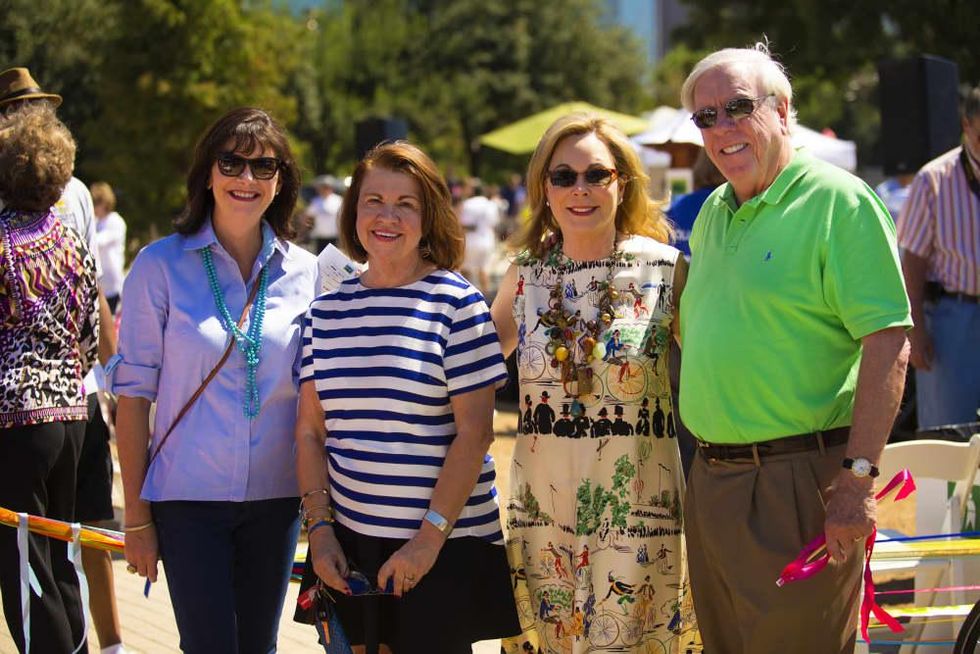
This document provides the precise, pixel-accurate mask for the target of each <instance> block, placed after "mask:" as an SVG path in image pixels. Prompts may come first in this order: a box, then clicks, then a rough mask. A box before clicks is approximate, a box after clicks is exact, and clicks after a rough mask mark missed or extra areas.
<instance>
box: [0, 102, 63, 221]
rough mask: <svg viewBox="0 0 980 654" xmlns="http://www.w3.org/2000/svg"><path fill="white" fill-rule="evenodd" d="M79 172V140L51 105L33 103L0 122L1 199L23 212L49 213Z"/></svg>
mask: <svg viewBox="0 0 980 654" xmlns="http://www.w3.org/2000/svg"><path fill="white" fill-rule="evenodd" d="M74 168H75V139H74V138H72V135H71V132H69V131H68V128H67V127H65V125H64V123H62V122H61V121H60V120H58V117H57V116H56V115H55V112H54V108H53V107H52V106H51V105H50V103H47V102H35V103H29V104H27V105H25V106H23V107H21V108H19V109H18V110H17V111H15V112H12V113H11V114H9V115H8V117H7V118H5V119H4V120H3V121H2V122H0V197H2V198H3V200H4V202H5V203H6V204H7V205H8V206H10V207H12V208H14V209H19V210H22V211H45V210H47V209H49V208H50V207H52V206H53V205H54V204H55V203H56V202H57V201H58V199H59V198H60V197H61V194H62V192H63V191H64V189H65V186H66V185H67V184H68V182H69V181H70V180H71V175H72V171H73V170H74Z"/></svg>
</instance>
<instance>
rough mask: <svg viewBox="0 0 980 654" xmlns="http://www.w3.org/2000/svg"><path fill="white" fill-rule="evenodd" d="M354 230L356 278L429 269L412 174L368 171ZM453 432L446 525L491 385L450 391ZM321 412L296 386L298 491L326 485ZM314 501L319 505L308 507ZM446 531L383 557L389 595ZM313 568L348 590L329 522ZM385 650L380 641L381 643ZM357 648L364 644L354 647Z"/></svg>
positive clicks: (486, 415)
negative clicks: (362, 268)
mask: <svg viewBox="0 0 980 654" xmlns="http://www.w3.org/2000/svg"><path fill="white" fill-rule="evenodd" d="M357 206H358V216H357V235H358V240H359V241H360V242H361V243H362V244H363V245H364V248H365V250H366V251H367V255H368V256H367V260H368V270H367V271H366V272H365V273H364V274H363V275H362V276H361V283H362V284H364V285H365V286H368V287H370V288H389V287H395V286H403V285H406V284H409V283H412V282H415V281H417V280H419V279H421V278H422V277H424V276H425V275H427V274H429V273H430V272H432V270H434V266H433V265H432V264H431V263H429V262H427V261H425V260H424V259H422V258H421V257H420V256H419V253H418V252H419V251H418V244H419V242H420V240H421V237H422V228H421V200H420V194H419V191H418V186H417V184H416V182H415V180H414V178H412V177H411V176H409V175H407V174H404V173H398V172H394V171H389V170H385V169H382V168H376V169H373V170H371V171H369V172H368V173H367V174H366V175H365V178H364V181H363V183H362V186H361V193H360V197H359V198H358V205H357ZM450 405H451V407H452V411H453V419H454V422H455V425H456V437H455V438H454V439H453V442H452V445H450V446H449V449H448V451H447V453H446V460H445V462H444V463H443V467H442V470H441V471H440V473H439V477H438V479H437V480H436V485H435V487H434V489H433V491H432V498H431V500H430V502H429V506H430V507H431V508H432V509H433V510H434V511H436V512H438V513H439V514H440V515H442V516H443V517H445V518H446V519H447V520H448V521H449V523H450V524H453V523H454V522H455V521H456V518H457V517H459V514H460V512H461V511H462V510H463V507H464V506H465V505H466V501H467V499H469V496H470V493H471V492H472V491H473V488H474V487H475V486H476V480H477V478H478V477H479V476H480V471H481V470H482V468H483V459H484V456H486V453H487V452H488V451H489V449H490V445H491V444H492V443H493V406H494V388H493V386H492V385H490V386H484V387H483V388H480V389H477V390H474V391H470V392H468V393H461V394H458V395H453V396H452V397H451V398H450ZM325 420H326V415H325V414H324V410H323V406H322V405H321V404H320V400H319V398H318V397H317V392H316V386H315V383H314V382H312V381H307V382H304V383H303V384H302V385H301V386H300V394H299V412H298V416H297V420H296V476H297V479H298V480H299V489H300V493H301V494H304V495H305V494H307V493H310V491H317V490H319V489H329V487H330V486H329V479H328V473H327V460H326V453H325V450H324V443H325V441H326V438H327V430H326V423H325ZM328 503H329V496H326V495H324V494H322V493H316V492H314V493H313V494H312V495H310V498H309V500H308V501H307V502H306V504H307V506H306V508H307V510H308V511H310V512H311V514H312V515H316V516H319V515H322V513H323V509H322V507H323V506H325V505H326V504H328ZM313 507H318V509H314V508H313ZM445 541H446V535H445V534H443V533H442V532H441V531H439V530H438V529H437V528H436V527H434V526H433V525H432V524H430V523H429V522H427V521H424V520H423V521H422V526H421V528H420V529H419V531H418V532H417V533H416V534H415V536H414V537H412V538H411V539H410V540H409V541H408V542H406V543H405V544H404V545H403V546H402V547H401V548H400V549H398V551H396V552H395V553H394V554H392V555H391V557H390V558H389V559H388V560H387V561H385V562H384V564H383V565H382V566H381V568H380V569H379V571H378V578H377V584H378V586H379V587H381V588H384V587H386V586H387V584H388V582H389V580H390V581H391V582H392V586H393V588H394V592H395V595H396V596H397V597H402V596H403V595H404V594H405V593H407V592H409V591H411V590H412V588H413V587H414V586H415V585H417V584H418V583H419V581H420V580H421V579H422V578H423V577H424V576H425V575H426V574H427V573H428V572H429V570H431V569H432V566H433V565H434V564H435V562H436V559H437V558H438V556H439V552H440V551H441V549H442V546H443V544H444V543H445ZM310 553H311V556H312V558H313V569H314V571H315V572H316V574H317V576H318V577H319V578H320V579H322V580H323V582H324V583H325V584H327V585H328V586H330V587H331V588H334V589H336V590H338V591H340V592H342V593H345V594H349V592H350V589H349V587H348V585H347V582H346V581H345V577H346V576H347V573H348V565H347V557H346V556H345V554H344V552H343V550H342V548H341V546H340V543H339V542H338V541H337V538H336V535H335V534H334V531H333V527H332V526H326V527H321V528H318V529H316V530H315V531H314V532H313V534H312V535H310ZM385 650H386V648H385ZM355 651H363V648H361V647H356V648H355Z"/></svg>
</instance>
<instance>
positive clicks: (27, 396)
mask: <svg viewBox="0 0 980 654" xmlns="http://www.w3.org/2000/svg"><path fill="white" fill-rule="evenodd" d="M74 161H75V141H74V139H72V136H71V134H70V133H69V131H68V129H67V128H66V127H65V126H64V125H63V124H62V123H61V121H59V120H58V119H57V117H56V116H55V114H54V110H53V109H52V108H51V107H49V106H47V105H46V104H40V105H36V106H31V107H24V108H22V109H20V110H19V111H17V112H15V113H12V114H11V115H10V116H9V117H7V118H5V119H4V120H3V121H2V122H0V199H2V200H3V204H4V208H3V210H2V211H0V506H3V507H5V508H7V509H10V510H12V511H17V512H25V513H30V514H33V515H41V516H46V517H49V518H54V519H57V520H68V521H71V520H72V519H73V514H74V511H75V479H76V470H77V466H78V457H79V453H80V451H81V446H82V440H83V438H84V435H85V421H86V419H87V418H88V405H87V403H86V397H85V395H84V394H83V392H82V377H83V376H84V374H85V373H86V372H87V371H88V370H89V369H90V368H91V367H92V365H93V364H94V363H95V360H96V347H97V334H98V312H97V311H96V300H97V297H98V295H97V290H96V279H95V260H94V259H93V257H92V254H91V253H90V252H89V251H88V248H87V246H86V245H85V243H84V242H83V241H82V240H81V238H80V237H79V236H78V234H77V233H76V232H75V231H74V230H73V229H70V228H68V227H66V226H65V225H63V224H62V222H61V220H60V219H58V218H57V216H55V214H54V213H53V211H52V207H53V206H54V204H55V203H56V202H57V201H58V198H59V197H61V193H62V190H63V189H64V187H65V185H66V184H67V183H68V180H70V179H71V174H72V169H73V168H74ZM28 550H29V560H30V567H31V569H32V570H33V571H34V575H35V577H36V579H37V583H38V584H39V586H40V591H41V592H40V594H39V595H38V594H35V593H34V592H31V593H30V594H31V597H30V611H29V614H28V615H29V618H30V620H29V622H28V623H27V624H30V629H29V631H25V621H22V608H21V602H22V600H23V599H24V598H22V597H21V586H20V582H21V570H20V566H19V560H20V556H19V553H18V547H17V534H16V532H14V531H13V530H11V529H2V530H0V589H2V593H3V612H4V616H5V617H6V619H7V626H8V627H9V628H10V634H11V636H12V637H13V639H14V642H15V643H16V644H17V648H18V649H19V650H20V651H22V652H23V651H26V650H27V649H29V648H31V649H33V651H38V652H71V651H74V650H75V648H76V647H79V646H81V647H82V649H83V650H84V643H82V641H83V640H84V638H85V614H84V610H83V607H82V603H81V599H80V595H79V588H78V579H77V577H76V574H75V569H74V567H73V566H72V563H71V561H69V560H68V558H67V553H68V550H67V547H66V543H64V542H63V541H59V540H54V539H49V538H47V537H45V536H39V535H31V536H29V538H28ZM29 592H30V591H29ZM80 644H81V645H80Z"/></svg>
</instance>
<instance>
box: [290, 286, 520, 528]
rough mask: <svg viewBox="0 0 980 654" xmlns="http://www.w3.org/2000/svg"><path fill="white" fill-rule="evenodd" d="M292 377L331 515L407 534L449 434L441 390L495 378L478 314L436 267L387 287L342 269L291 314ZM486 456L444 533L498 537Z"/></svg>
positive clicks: (484, 323) (474, 293) (469, 295)
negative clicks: (319, 450) (337, 280)
mask: <svg viewBox="0 0 980 654" xmlns="http://www.w3.org/2000/svg"><path fill="white" fill-rule="evenodd" d="M301 377H302V381H304V382H305V381H307V380H313V381H314V382H315V385H316V390H317V394H318V395H319V398H320V403H321V404H322V405H323V410H324V413H325V414H326V427H327V441H326V450H327V470H328V473H329V478H330V494H331V497H332V501H333V506H334V509H335V511H336V516H337V520H338V521H339V522H340V523H341V524H343V525H344V526H346V527H348V528H350V529H353V530H354V531H357V532H360V533H363V534H367V535H370V536H377V537H382V538H399V539H408V538H411V537H412V536H414V535H415V532H416V531H418V529H419V527H420V525H421V521H422V516H423V515H424V514H425V512H426V510H427V508H428V506H429V500H430V498H431V497H432V490H433V488H434V487H435V484H436V479H437V478H438V477H439V473H440V472H441V471H442V465H443V463H444V462H445V458H446V452H447V451H448V449H449V446H450V444H451V443H452V441H453V438H455V436H456V424H455V421H454V419H453V412H452V406H451V404H450V396H452V395H456V394H459V393H465V392H467V391H472V390H476V389H478V388H482V387H484V386H487V385H488V384H497V383H499V382H502V381H503V380H505V379H506V377H507V370H506V368H505V366H504V359H503V356H502V355H501V353H500V344H499V342H498V340H497V333H496V331H495V330H494V327H493V322H492V321H491V319H490V312H489V310H488V309H487V305H486V303H485V302H484V300H483V296H482V295H481V294H480V292H479V291H478V290H477V289H476V288H474V287H473V286H472V285H471V284H470V283H469V282H467V281H466V280H465V279H464V278H463V277H461V276H460V275H458V274H456V273H453V272H449V271H446V270H437V271H434V272H432V273H431V274H429V275H428V276H426V277H424V278H423V279H420V280H419V281H417V282H414V283H412V284H408V285H406V286H399V287H395V288H378V289H373V288H367V287H365V286H364V285H362V284H361V283H360V281H359V280H358V279H356V278H355V279H351V280H348V281H346V282H344V283H343V284H341V286H340V288H339V289H337V290H336V291H334V292H332V293H328V294H326V295H323V296H321V297H319V298H317V299H316V300H315V301H314V302H313V304H312V305H311V306H310V310H309V311H308V312H307V314H306V318H305V320H304V324H303V370H302V374H301ZM495 477H496V473H495V472H494V463H493V459H492V458H491V457H490V456H489V455H487V456H486V457H485V458H484V461H483V468H482V470H481V472H480V476H479V478H478V480H477V483H476V487H475V488H474V489H473V492H472V493H471V494H470V498H469V500H467V502H466V506H465V507H464V508H463V511H462V513H461V514H460V515H459V518H458V519H457V520H456V524H455V527H454V529H453V532H452V535H451V537H452V538H458V537H461V536H478V537H481V538H484V539H486V540H489V541H491V542H495V543H502V542H503V534H502V533H501V530H500V516H499V511H498V507H497V499H496V496H497V492H496V489H495V488H494V485H493V484H494V479H495Z"/></svg>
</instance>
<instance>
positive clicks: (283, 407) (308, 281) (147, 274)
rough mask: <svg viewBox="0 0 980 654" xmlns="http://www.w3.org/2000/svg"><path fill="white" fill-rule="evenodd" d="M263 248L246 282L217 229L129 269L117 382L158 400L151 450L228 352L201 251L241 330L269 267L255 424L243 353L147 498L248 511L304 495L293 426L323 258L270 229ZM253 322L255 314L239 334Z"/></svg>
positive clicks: (159, 468) (184, 430) (212, 391)
mask: <svg viewBox="0 0 980 654" xmlns="http://www.w3.org/2000/svg"><path fill="white" fill-rule="evenodd" d="M262 239H263V243H262V249H261V251H260V252H259V256H258V257H257V258H256V261H255V264H254V265H253V267H252V272H251V275H250V277H249V280H248V283H247V284H246V283H245V282H243V281H242V276H241V273H240V272H239V269H238V264H236V263H235V260H234V259H233V258H232V257H231V255H229V254H228V252H227V251H225V249H224V248H223V247H222V246H221V243H219V242H218V240H217V238H216V237H215V235H214V230H213V228H212V226H211V221H210V220H208V221H207V222H206V223H205V224H204V226H203V227H202V228H201V229H200V230H199V231H198V232H197V233H195V234H192V235H190V236H183V235H180V234H174V235H172V236H168V237H166V238H163V239H161V240H159V241H156V242H154V243H152V244H151V245H149V246H147V247H146V248H144V249H143V250H142V251H141V252H140V253H139V255H138V256H137V257H136V260H135V261H134V262H133V267H132V270H130V273H129V276H128V277H127V278H126V283H125V286H124V287H123V297H125V298H126V300H125V302H123V305H122V318H121V323H120V331H119V354H118V355H117V356H116V357H115V360H114V362H113V364H111V365H112V366H113V367H112V368H111V371H110V382H111V388H112V391H113V392H114V393H116V394H117V395H124V396H127V397H142V398H146V399H148V400H151V401H156V404H157V408H156V416H155V418H154V421H153V438H152V444H151V451H156V448H157V446H158V445H159V441H160V439H161V438H162V436H163V434H164V433H165V432H166V430H167V429H168V428H169V427H170V425H171V424H172V423H173V421H174V419H175V418H176V416H177V413H178V412H179V411H180V410H181V408H182V407H183V406H184V404H185V403H186V402H187V400H188V399H189V398H190V397H191V395H192V394H193V393H194V391H196V390H197V388H198V387H199V386H200V384H201V381H203V380H204V378H205V377H206V376H207V374H208V373H209V372H210V371H211V369H212V368H213V367H214V365H215V364H216V363H217V362H218V360H219V359H220V358H221V355H222V354H223V353H224V350H225V348H226V347H227V345H228V342H229V341H228V339H229V335H228V334H227V333H226V332H225V330H224V328H223V327H222V326H221V322H220V320H219V318H218V311H217V308H216V306H215V301H214V297H213V296H212V294H211V288H210V286H209V285H208V278H207V274H206V272H205V269H204V263H203V260H202V257H201V253H200V251H199V250H200V249H201V248H204V247H209V246H210V247H211V249H212V254H213V260H214V266H215V270H216V272H217V277H218V283H219V284H220V286H221V290H222V292H223V293H224V297H225V304H226V305H227V307H228V311H229V313H230V314H231V315H232V318H233V319H234V320H236V321H237V320H238V318H239V317H240V316H241V314H242V309H243V308H244V307H245V300H246V299H247V297H248V291H249V289H250V288H251V286H252V284H254V283H255V282H256V280H257V279H258V276H259V271H260V270H261V268H262V266H263V265H268V266H269V281H268V291H267V298H268V299H267V301H266V314H265V322H264V324H263V329H262V349H261V353H260V355H259V356H260V359H259V365H258V370H257V371H256V382H257V384H258V389H259V402H260V404H261V407H260V410H259V414H258V416H257V417H255V418H254V419H252V420H249V418H248V417H247V416H246V415H245V413H244V410H243V406H244V403H245V401H246V378H247V376H246V372H245V370H246V368H245V359H244V357H243V356H242V353H241V351H240V350H239V349H238V348H237V347H235V348H234V349H232V352H231V356H229V358H228V361H227V362H225V365H224V366H223V367H222V368H221V370H220V371H219V372H218V374H217V376H216V377H215V378H214V379H213V380H212V381H211V383H210V384H209V385H208V387H207V388H206V389H205V390H204V392H203V393H202V395H201V397H199V398H198V400H197V401H196V402H195V403H194V405H193V406H192V407H191V409H190V410H189V411H188V412H187V415H185V416H184V417H183V419H182V420H181V421H180V423H179V424H178V425H177V427H176V428H175V429H174V431H173V433H172V434H171V435H170V438H169V439H167V443H166V445H165V446H164V447H163V449H162V450H161V451H160V454H159V456H157V458H156V459H155V460H154V461H153V463H152V465H151V466H150V469H149V470H148V471H147V474H146V482H145V483H144V484H143V491H142V498H143V499H144V500H148V501H151V502H152V501H164V500H202V501H203V500H208V501H231V502H240V501H246V500H263V499H272V498H278V497H293V496H296V495H297V494H298V492H297V485H296V472H295V465H294V459H293V428H294V426H295V424H296V405H297V388H298V378H299V357H300V337H301V334H300V323H301V321H302V318H303V315H304V313H305V312H306V309H307V308H308V307H309V305H310V302H312V300H313V298H314V296H315V293H316V288H317V279H316V278H317V266H316V258H315V257H314V256H313V255H312V254H310V253H309V252H306V251H305V250H303V249H301V248H299V247H297V246H296V245H293V244H291V243H287V242H285V241H282V240H280V239H278V238H276V236H275V234H274V232H273V231H272V228H271V227H270V226H269V225H268V224H267V223H265V222H264V221H263V222H262ZM254 315H255V309H254V307H253V309H252V311H251V312H250V316H249V319H248V321H246V322H245V324H244V325H243V326H242V330H243V331H246V332H247V331H248V326H249V321H250V320H251V319H252V317H254Z"/></svg>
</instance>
